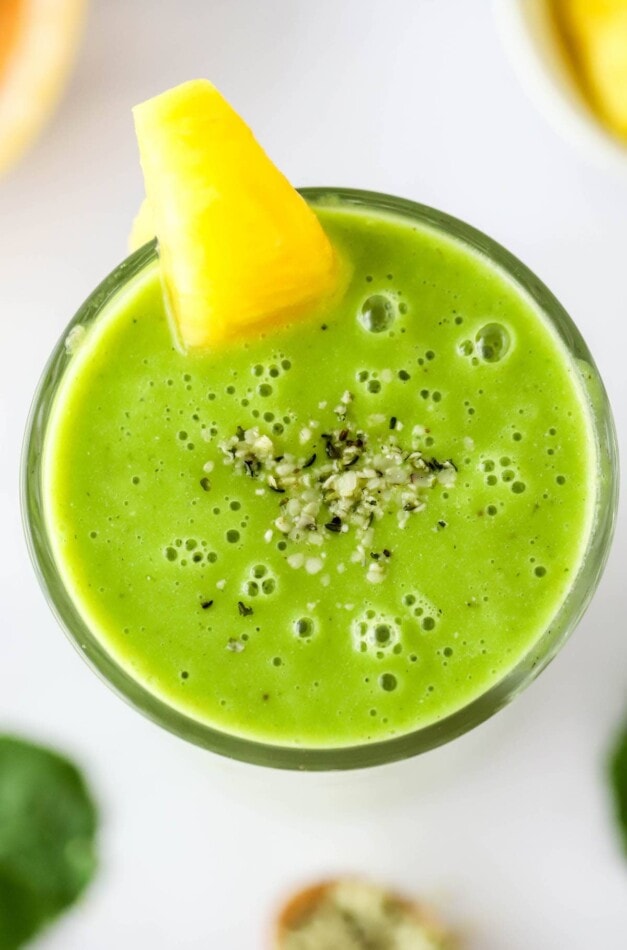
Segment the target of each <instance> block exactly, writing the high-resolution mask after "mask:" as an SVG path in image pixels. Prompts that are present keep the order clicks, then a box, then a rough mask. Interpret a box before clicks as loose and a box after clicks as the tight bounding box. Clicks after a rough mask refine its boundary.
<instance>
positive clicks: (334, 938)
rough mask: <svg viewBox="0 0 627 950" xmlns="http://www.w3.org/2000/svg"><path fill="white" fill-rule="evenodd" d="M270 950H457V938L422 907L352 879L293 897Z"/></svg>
mask: <svg viewBox="0 0 627 950" xmlns="http://www.w3.org/2000/svg"><path fill="white" fill-rule="evenodd" d="M273 946H274V950H313V948H316V950H318V948H319V950H331V948H333V950H357V947H386V948H387V950H455V948H457V946H458V942H457V939H456V938H455V936H454V935H453V934H452V933H451V932H450V931H448V930H446V929H445V928H444V927H442V926H441V924H440V923H439V921H437V920H436V919H435V917H434V916H433V915H432V914H431V913H430V912H429V911H428V910H426V909H425V908H424V907H422V905H420V904H417V903H415V902H414V901H408V900H407V899H406V898H404V897H399V895H398V894H395V893H393V892H391V891H388V890H387V889H386V888H383V887H380V886H379V885H377V884H373V883H371V882H369V881H363V880H359V879H356V878H338V879H337V880H334V881H327V882H325V883H323V884H319V885H314V886H313V887H308V888H306V889H305V890H303V891H299V892H298V893H297V894H295V895H294V896H293V897H292V898H291V900H289V901H288V903H287V904H286V905H285V907H283V909H282V911H281V913H280V915H279V918H278V920H277V921H276V926H275V934H274V944H273Z"/></svg>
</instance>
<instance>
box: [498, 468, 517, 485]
mask: <svg viewBox="0 0 627 950" xmlns="http://www.w3.org/2000/svg"><path fill="white" fill-rule="evenodd" d="M515 477H516V472H514V471H512V469H511V468H506V469H505V470H504V471H503V472H501V478H502V480H503V481H504V482H513V481H514V478H515Z"/></svg>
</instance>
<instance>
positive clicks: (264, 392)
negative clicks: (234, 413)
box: [257, 383, 273, 399]
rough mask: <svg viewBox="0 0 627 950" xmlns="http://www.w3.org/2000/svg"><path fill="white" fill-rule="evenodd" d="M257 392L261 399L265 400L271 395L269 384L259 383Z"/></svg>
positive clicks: (271, 390)
mask: <svg viewBox="0 0 627 950" xmlns="http://www.w3.org/2000/svg"><path fill="white" fill-rule="evenodd" d="M257 392H258V393H259V395H260V396H261V397H263V398H264V399H266V398H267V397H268V396H271V395H272V393H273V389H272V386H271V385H270V383H261V384H260V385H259V386H257Z"/></svg>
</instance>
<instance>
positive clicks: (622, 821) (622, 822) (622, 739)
mask: <svg viewBox="0 0 627 950" xmlns="http://www.w3.org/2000/svg"><path fill="white" fill-rule="evenodd" d="M610 780H611V784H612V792H613V795H614V808H615V811H616V818H617V820H618V826H619V829H620V833H621V837H622V842H623V848H624V850H625V854H627V726H625V728H624V729H623V731H622V733H621V734H620V735H619V737H618V741H617V742H616V745H615V746H614V749H613V751H612V755H611V758H610Z"/></svg>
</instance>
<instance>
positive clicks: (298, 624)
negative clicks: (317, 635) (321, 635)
mask: <svg viewBox="0 0 627 950" xmlns="http://www.w3.org/2000/svg"><path fill="white" fill-rule="evenodd" d="M292 629H293V631H294V636H296V637H300V638H302V639H304V640H306V639H308V638H309V637H311V636H313V633H314V622H313V620H312V619H311V618H310V617H299V618H298V620H295V621H294V623H293V624H292Z"/></svg>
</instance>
